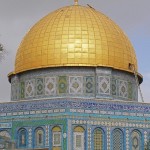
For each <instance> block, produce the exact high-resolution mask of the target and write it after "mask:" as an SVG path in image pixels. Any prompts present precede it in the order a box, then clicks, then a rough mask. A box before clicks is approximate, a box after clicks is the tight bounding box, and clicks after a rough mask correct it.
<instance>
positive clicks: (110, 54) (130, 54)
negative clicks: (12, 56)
mask: <svg viewBox="0 0 150 150" xmlns="http://www.w3.org/2000/svg"><path fill="white" fill-rule="evenodd" d="M129 63H130V64H134V65H135V68H136V70H137V60H136V55H135V51H134V49H133V47H132V45H131V43H130V41H129V40H128V38H127V37H126V35H125V34H124V33H123V31H122V30H121V29H120V28H119V27H118V26H117V25H116V24H115V23H114V22H113V21H112V20H110V19H109V18H108V17H107V16H105V15H104V14H102V13H100V12H98V11H96V10H94V9H93V8H90V7H88V6H87V7H85V6H80V5H74V6H67V7H64V8H60V9H58V10H56V11H54V12H52V13H50V14H48V15H47V16H45V17H44V18H42V19H41V20H40V21H39V22H37V23H36V24H35V25H34V26H33V27H32V28H31V30H30V31H29V32H28V33H27V35H26V36H25V37H24V39H23V41H22V43H21V44H20V47H19V49H18V52H17V56H16V62H15V71H14V73H20V72H23V71H27V70H32V69H38V68H46V67H59V66H106V67H112V68H115V69H119V70H125V71H128V72H131V70H130V69H129Z"/></svg>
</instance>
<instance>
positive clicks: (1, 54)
mask: <svg viewBox="0 0 150 150" xmlns="http://www.w3.org/2000/svg"><path fill="white" fill-rule="evenodd" d="M5 53H6V51H5V49H4V47H3V45H2V44H1V43H0V61H2V59H3V58H4V54H5Z"/></svg>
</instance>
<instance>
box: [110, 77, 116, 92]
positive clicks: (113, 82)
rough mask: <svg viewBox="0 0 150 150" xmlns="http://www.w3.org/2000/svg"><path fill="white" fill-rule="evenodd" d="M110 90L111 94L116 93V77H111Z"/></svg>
mask: <svg viewBox="0 0 150 150" xmlns="http://www.w3.org/2000/svg"><path fill="white" fill-rule="evenodd" d="M111 91H112V95H117V80H116V79H112V85H111Z"/></svg>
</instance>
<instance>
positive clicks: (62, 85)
mask: <svg viewBox="0 0 150 150" xmlns="http://www.w3.org/2000/svg"><path fill="white" fill-rule="evenodd" d="M58 92H59V93H60V94H63V93H67V77H66V76H59V79H58Z"/></svg>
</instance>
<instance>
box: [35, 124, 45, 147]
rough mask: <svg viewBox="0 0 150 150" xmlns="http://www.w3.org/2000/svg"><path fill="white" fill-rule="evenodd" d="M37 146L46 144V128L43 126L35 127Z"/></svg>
mask: <svg viewBox="0 0 150 150" xmlns="http://www.w3.org/2000/svg"><path fill="white" fill-rule="evenodd" d="M35 146H36V147H43V146H44V129H43V128H42V127H38V128H36V129H35Z"/></svg>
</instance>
